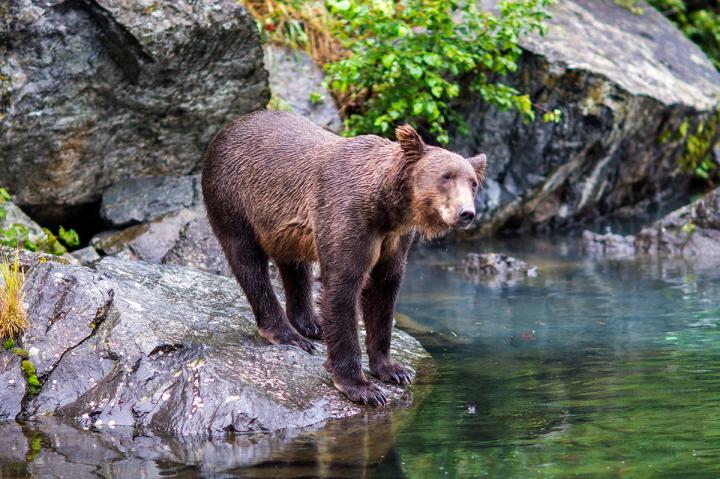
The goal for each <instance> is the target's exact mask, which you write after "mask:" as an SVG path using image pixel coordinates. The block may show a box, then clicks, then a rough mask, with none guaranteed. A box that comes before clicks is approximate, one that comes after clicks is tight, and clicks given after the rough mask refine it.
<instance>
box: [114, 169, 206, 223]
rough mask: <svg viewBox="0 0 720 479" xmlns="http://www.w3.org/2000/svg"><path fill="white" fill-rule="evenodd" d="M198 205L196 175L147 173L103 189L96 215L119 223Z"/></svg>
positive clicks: (153, 217)
mask: <svg viewBox="0 0 720 479" xmlns="http://www.w3.org/2000/svg"><path fill="white" fill-rule="evenodd" d="M198 205H202V189H201V187H200V176H199V175H191V176H148V177H144V178H133V179H127V180H124V181H120V182H118V183H115V184H114V185H112V186H111V187H110V188H108V189H107V190H105V192H104V193H103V196H102V203H101V206H100V215H101V216H102V218H103V220H104V221H105V222H106V223H107V224H108V225H109V226H112V227H122V226H128V225H133V224H138V223H145V222H146V221H150V220H154V219H156V218H158V217H160V216H162V215H164V214H166V213H170V212H174V211H177V210H180V209H183V208H191V207H193V206H198Z"/></svg>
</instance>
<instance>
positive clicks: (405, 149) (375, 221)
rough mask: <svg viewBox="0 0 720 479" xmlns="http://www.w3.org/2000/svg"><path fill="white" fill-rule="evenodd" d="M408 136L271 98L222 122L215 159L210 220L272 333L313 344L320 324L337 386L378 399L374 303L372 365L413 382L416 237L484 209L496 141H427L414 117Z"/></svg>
mask: <svg viewBox="0 0 720 479" xmlns="http://www.w3.org/2000/svg"><path fill="white" fill-rule="evenodd" d="M395 136H396V138H397V142H393V141H390V140H386V139H384V138H381V137H379V136H374V135H363V136H357V137H354V138H341V137H339V136H337V135H335V134H333V133H330V132H328V131H326V130H323V129H322V128H320V127H318V126H316V125H315V124H313V123H311V122H310V121H309V120H306V119H305V118H302V117H300V116H298V115H295V114H292V113H287V112H280V111H264V110H263V111H257V112H254V113H250V114H248V115H245V116H243V117H241V118H239V119H237V120H235V121H233V122H232V123H230V124H229V125H228V126H226V127H225V128H224V129H223V130H222V131H221V132H220V133H218V135H217V136H216V137H215V139H214V140H213V141H212V142H211V143H210V145H209V147H208V149H207V152H206V153H205V157H204V164H203V171H202V190H203V195H204V199H205V205H206V207H207V214H208V218H209V221H210V224H211V225H212V228H213V231H214V232H215V234H216V235H217V237H218V239H219V240H220V243H221V244H222V247H223V250H224V252H225V255H226V256H227V259H228V262H229V264H230V267H231V268H232V271H233V273H234V275H235V277H236V278H237V281H238V283H240V287H241V288H242V290H243V291H244V292H245V295H246V297H247V299H248V301H249V303H250V305H251V307H252V310H253V313H254V314H255V318H256V321H257V326H258V330H259V333H260V334H261V335H262V336H263V337H264V338H265V339H267V340H268V341H270V342H271V343H273V344H289V345H293V346H297V347H300V348H302V349H304V350H305V351H308V352H312V351H313V350H314V346H313V344H312V343H311V342H310V341H309V340H308V339H307V338H311V339H319V338H321V337H322V338H323V339H324V340H325V342H326V344H327V350H328V354H327V359H326V361H325V363H324V365H325V368H326V369H327V371H328V372H329V373H330V375H331V377H332V380H333V383H334V384H335V387H337V389H339V390H340V391H342V392H343V393H345V394H346V395H347V396H348V397H349V398H350V399H351V400H353V401H357V402H361V403H366V404H369V405H373V406H379V405H384V404H385V403H386V399H385V396H384V394H383V392H382V391H381V390H380V389H379V388H377V387H376V386H374V385H373V384H371V383H370V382H368V381H367V379H366V378H365V376H364V374H363V371H362V366H361V355H362V353H361V350H360V343H359V339H358V319H359V316H360V311H362V318H363V320H364V322H365V329H366V333H367V335H366V340H365V345H366V348H367V353H368V357H369V361H370V372H371V373H372V374H373V375H375V376H376V377H378V378H379V379H380V380H382V381H385V382H391V383H399V384H409V383H411V382H412V381H413V379H414V375H415V373H414V371H412V370H411V369H410V368H408V367H406V366H403V365H402V364H399V363H396V362H394V361H393V360H392V359H391V358H390V336H391V332H392V324H393V312H394V308H395V299H396V297H397V293H398V289H399V287H400V282H401V281H402V278H403V274H404V270H405V261H406V256H407V252H408V248H409V247H410V244H411V243H412V241H413V237H414V236H415V233H416V232H419V233H420V234H422V235H424V236H426V237H434V236H437V235H439V234H441V233H443V232H445V231H447V230H448V229H449V228H451V227H454V226H456V227H463V226H468V225H469V224H470V223H471V222H472V220H473V218H474V216H475V205H474V197H475V192H476V190H477V188H478V184H479V183H480V182H481V181H482V180H483V177H484V174H485V166H486V164H487V162H486V160H485V155H478V156H475V157H473V158H470V159H465V158H463V157H461V156H460V155H457V154H455V153H451V152H450V151H447V150H444V149H442V148H438V147H434V146H427V145H426V144H425V143H424V142H423V140H422V139H421V138H420V135H418V133H417V132H416V131H415V130H414V129H413V128H412V127H410V126H408V125H402V126H399V127H398V128H397V129H396V130H395ZM269 258H272V259H273V260H274V261H275V263H276V264H277V268H278V270H279V272H280V276H281V278H282V283H283V287H284V289H285V295H286V301H285V310H283V308H282V306H281V305H280V303H279V302H278V300H277V298H276V296H275V294H274V292H273V289H272V286H271V283H270V276H269V272H268V259H269ZM314 261H318V262H319V263H320V282H321V290H320V301H319V310H320V314H319V317H318V316H316V314H315V313H314V310H313V300H312V294H311V263H312V262H314Z"/></svg>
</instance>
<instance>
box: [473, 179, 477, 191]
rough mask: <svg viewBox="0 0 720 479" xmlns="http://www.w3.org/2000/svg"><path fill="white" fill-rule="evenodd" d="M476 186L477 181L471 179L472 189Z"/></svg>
mask: <svg viewBox="0 0 720 479" xmlns="http://www.w3.org/2000/svg"><path fill="white" fill-rule="evenodd" d="M477 186H478V182H477V181H475V180H472V187H473V190H474V189H475V188H477Z"/></svg>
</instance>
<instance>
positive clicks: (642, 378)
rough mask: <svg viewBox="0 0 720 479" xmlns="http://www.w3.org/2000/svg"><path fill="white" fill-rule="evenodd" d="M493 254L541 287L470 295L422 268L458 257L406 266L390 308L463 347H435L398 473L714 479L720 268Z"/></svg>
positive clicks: (402, 439) (559, 251) (522, 252)
mask: <svg viewBox="0 0 720 479" xmlns="http://www.w3.org/2000/svg"><path fill="white" fill-rule="evenodd" d="M493 246H494V245H487V246H486V247H485V248H484V249H486V250H490V249H493ZM502 246H504V248H503V250H505V251H510V252H512V253H513V254H516V255H517V256H520V257H523V258H524V259H526V260H528V261H529V262H531V263H535V264H538V265H539V266H540V275H539V276H538V277H537V278H528V279H526V280H524V281H520V282H518V283H516V284H513V285H507V284H494V285H490V286H488V285H487V284H472V282H468V281H466V280H464V279H463V278H461V277H460V276H459V275H458V274H457V273H447V272H443V271H442V270H441V269H440V268H433V267H427V265H432V264H437V263H442V262H443V261H448V260H449V259H451V258H452V257H457V256H458V255H459V254H460V253H461V251H458V250H457V249H454V250H453V252H452V253H447V252H445V251H442V250H441V251H429V252H428V251H417V252H415V254H414V255H413V261H412V263H411V268H410V271H409V276H408V277H409V278H410V281H409V282H408V283H407V284H406V287H405V289H404V292H403V295H402V299H401V301H400V306H399V310H401V311H403V312H405V313H406V314H408V315H410V316H412V317H413V318H414V319H416V320H418V321H420V322H422V323H424V324H427V325H432V326H434V327H435V328H437V329H439V330H445V331H452V332H454V333H455V334H457V335H458V336H459V337H461V338H470V340H469V342H468V343H467V344H463V345H460V346H456V347H448V348H434V349H433V351H432V352H433V355H434V357H435V358H436V360H437V362H438V365H439V376H438V378H437V380H436V382H435V384H434V386H433V391H432V393H431V394H430V396H429V397H428V398H427V399H426V400H425V401H424V402H423V404H422V405H421V406H420V410H419V412H418V414H417V416H416V418H415V420H414V421H413V422H412V424H411V425H410V426H408V427H407V428H406V429H404V430H403V431H402V432H400V433H399V434H398V436H397V438H396V441H395V451H396V453H397V454H398V456H399V457H400V458H402V462H403V463H404V464H403V471H404V473H405V475H406V476H407V477H442V476H447V477H483V476H487V477H567V476H574V475H581V476H591V477H592V476H596V477H673V476H675V477H720V375H719V373H720V361H719V360H720V332H719V331H718V323H719V322H720V268H718V263H717V262H716V263H715V264H714V265H713V264H710V263H709V262H707V261H696V262H695V263H694V264H692V263H691V264H688V263H686V262H683V261H669V260H664V261H663V260H644V261H617V260H616V261H613V260H588V259H583V258H582V257H580V256H579V255H578V254H577V253H576V252H575V251H573V243H572V242H567V241H558V242H555V243H553V242H550V241H546V242H536V243H535V244H527V243H526V242H514V243H510V244H505V245H502ZM460 250H461V249H460ZM428 298H433V299H432V300H428Z"/></svg>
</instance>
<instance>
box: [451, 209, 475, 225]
mask: <svg viewBox="0 0 720 479" xmlns="http://www.w3.org/2000/svg"><path fill="white" fill-rule="evenodd" d="M474 219H475V208H472V207H467V206H461V207H460V211H459V212H458V220H457V223H456V224H457V226H459V227H465V226H470V223H472V221H473V220H474Z"/></svg>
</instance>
